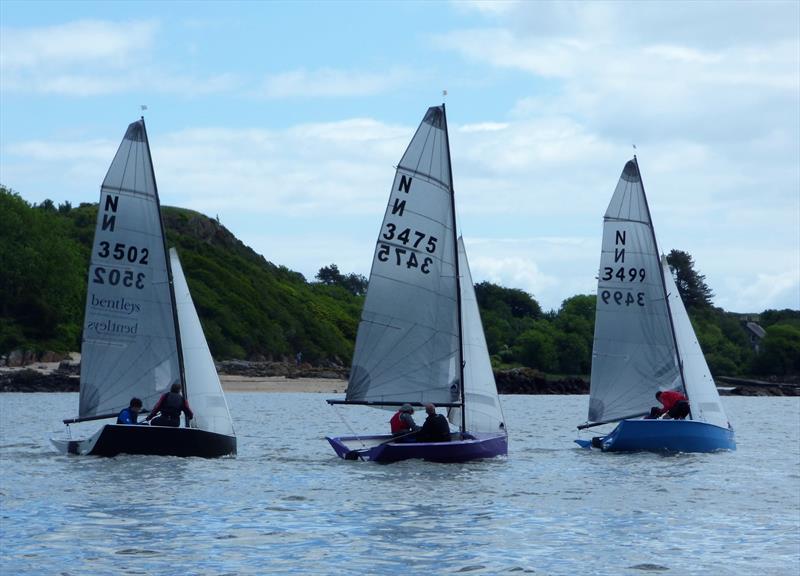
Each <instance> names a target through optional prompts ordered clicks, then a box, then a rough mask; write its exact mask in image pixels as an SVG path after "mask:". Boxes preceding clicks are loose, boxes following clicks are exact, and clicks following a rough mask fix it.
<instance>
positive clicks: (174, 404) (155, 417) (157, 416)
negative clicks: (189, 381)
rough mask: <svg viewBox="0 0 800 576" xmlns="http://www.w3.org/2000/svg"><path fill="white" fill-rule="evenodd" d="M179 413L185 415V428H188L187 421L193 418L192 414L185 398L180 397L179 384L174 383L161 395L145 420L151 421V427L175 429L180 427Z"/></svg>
mask: <svg viewBox="0 0 800 576" xmlns="http://www.w3.org/2000/svg"><path fill="white" fill-rule="evenodd" d="M181 412H183V413H184V414H186V426H187V427H188V426H189V420H191V419H192V418H194V413H193V412H192V409H191V408H189V403H188V402H187V401H186V398H184V397H183V396H182V395H181V384H180V382H175V383H173V384H172V386H171V387H170V389H169V392H167V393H166V394H162V395H161V398H159V399H158V402H156V405H155V406H153V409H152V410H151V411H150V414H148V416H147V418H146V420H147V421H148V422H149V421H150V420H152V421H153V422H152V424H153V426H172V427H173V428H177V427H179V426H180V425H181Z"/></svg>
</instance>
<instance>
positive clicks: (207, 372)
mask: <svg viewBox="0 0 800 576" xmlns="http://www.w3.org/2000/svg"><path fill="white" fill-rule="evenodd" d="M169 256H170V262H171V264H172V282H173V287H174V290H175V307H176V309H177V311H178V325H179V327H180V332H181V347H182V349H183V362H184V374H185V378H186V398H187V400H188V401H189V405H190V406H191V407H192V411H193V412H194V418H193V419H192V427H193V428H200V429H201V430H207V431H209V432H216V433H218V434H227V435H228V436H232V435H233V434H234V432H233V422H232V421H231V415H230V411H229V410H228V403H227V401H226V400H225V394H224V393H223V392H222V386H221V385H220V383H219V376H218V375H217V369H216V367H215V366H214V359H213V358H212V356H211V352H210V351H209V349H208V343H207V342H206V338H205V336H204V335H203V327H202V325H201V324H200V318H199V317H198V316H197V310H196V309H195V307H194V303H193V302H192V296H191V294H190V293H189V286H188V285H187V283H186V277H185V276H184V274H183V268H182V267H181V262H180V259H179V258H178V253H177V252H176V251H175V249H174V248H171V249H170V251H169Z"/></svg>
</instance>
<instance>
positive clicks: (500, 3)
mask: <svg viewBox="0 0 800 576" xmlns="http://www.w3.org/2000/svg"><path fill="white" fill-rule="evenodd" d="M451 3H452V5H453V6H454V7H455V8H456V9H458V10H475V11H477V12H480V13H483V14H488V15H496V14H507V13H509V12H511V11H512V10H514V9H515V8H516V7H517V5H518V4H519V3H520V2H519V0H451Z"/></svg>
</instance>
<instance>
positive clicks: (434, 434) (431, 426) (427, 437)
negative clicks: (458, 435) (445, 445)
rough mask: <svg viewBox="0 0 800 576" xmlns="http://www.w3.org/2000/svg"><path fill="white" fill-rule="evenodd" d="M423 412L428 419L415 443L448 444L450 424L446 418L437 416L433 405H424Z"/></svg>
mask: <svg viewBox="0 0 800 576" xmlns="http://www.w3.org/2000/svg"><path fill="white" fill-rule="evenodd" d="M425 412H426V413H427V414H428V417H427V418H426V419H425V422H424V423H423V424H422V428H421V429H420V431H419V433H418V434H417V442H449V441H450V424H449V423H448V422H447V418H445V417H444V416H443V415H441V414H437V413H436V406H434V405H433V404H425Z"/></svg>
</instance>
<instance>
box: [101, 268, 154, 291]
mask: <svg viewBox="0 0 800 576" xmlns="http://www.w3.org/2000/svg"><path fill="white" fill-rule="evenodd" d="M144 279H145V275H144V273H142V272H138V273H136V274H134V272H133V271H131V270H126V271H124V272H121V271H120V270H117V269H111V270H106V269H105V268H103V267H102V266H97V267H96V268H95V269H94V278H93V279H92V282H94V283H95V284H111V285H112V286H117V285H119V284H122V285H123V286H127V287H128V288H132V287H134V286H135V287H136V288H138V289H139V290H141V289H143V288H144Z"/></svg>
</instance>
